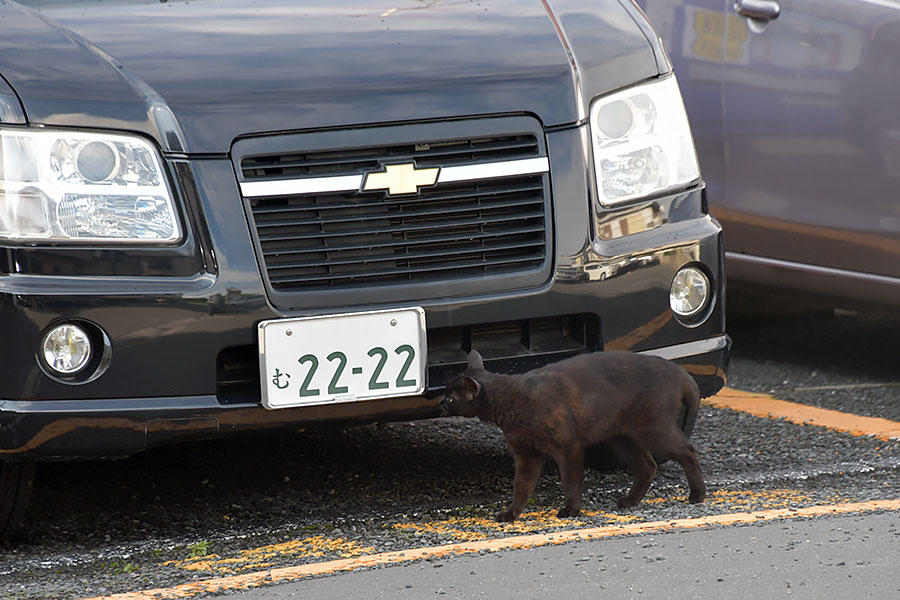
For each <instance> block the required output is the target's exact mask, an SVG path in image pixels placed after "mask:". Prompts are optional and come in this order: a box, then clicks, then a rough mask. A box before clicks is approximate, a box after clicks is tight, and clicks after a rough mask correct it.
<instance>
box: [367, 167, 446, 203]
mask: <svg viewBox="0 0 900 600" xmlns="http://www.w3.org/2000/svg"><path fill="white" fill-rule="evenodd" d="M438 171H440V169H438V168H436V167H435V168H433V169H417V168H416V165H414V164H413V163H406V164H402V165H387V166H386V167H385V168H384V172H382V173H367V174H366V179H365V183H363V191H364V192H373V191H376V190H387V192H388V195H389V196H395V195H397V194H415V193H416V192H418V191H419V188H420V187H421V186H423V185H434V184H435V182H437V177H438Z"/></svg>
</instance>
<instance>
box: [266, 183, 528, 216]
mask: <svg viewBox="0 0 900 600" xmlns="http://www.w3.org/2000/svg"><path fill="white" fill-rule="evenodd" d="M543 191H544V188H543V186H541V185H540V184H519V185H513V184H510V185H504V186H502V187H498V188H496V189H491V188H490V187H486V186H485V185H484V184H482V185H480V186H479V189H478V196H479V197H482V198H484V197H490V196H499V195H509V194H516V193H529V192H530V193H533V194H542V193H543ZM354 197H356V198H357V199H358V201H356V202H354V201H347V202H344V201H343V200H346V197H343V196H341V197H338V199H337V200H335V199H334V198H328V197H323V198H324V199H322V203H318V204H317V203H314V201H312V200H308V201H307V202H306V203H303V204H300V203H292V204H287V205H285V204H284V203H283V202H278V203H276V204H272V205H268V204H262V203H260V204H258V205H257V206H255V207H254V208H253V214H254V215H268V214H282V213H288V212H294V211H304V210H319V211H325V210H346V209H358V208H369V207H373V206H402V205H405V204H416V203H421V202H422V200H423V199H426V198H427V199H428V201H429V202H441V201H447V200H465V199H469V198H472V192H471V191H469V190H464V191H459V192H435V191H431V190H429V191H423V192H422V193H420V194H419V195H418V196H417V197H415V198H397V199H393V198H378V197H366V196H359V195H357V194H354ZM313 198H315V197H313ZM305 199H306V198H305Z"/></svg>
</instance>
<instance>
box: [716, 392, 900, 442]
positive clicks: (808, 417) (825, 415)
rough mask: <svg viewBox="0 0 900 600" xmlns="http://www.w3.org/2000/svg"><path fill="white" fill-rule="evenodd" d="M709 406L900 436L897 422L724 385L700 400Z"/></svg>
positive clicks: (846, 430) (882, 436) (855, 431)
mask: <svg viewBox="0 0 900 600" xmlns="http://www.w3.org/2000/svg"><path fill="white" fill-rule="evenodd" d="M703 403H704V404H706V405H708V406H714V407H716V408H730V409H732V410H737V411H740V412H745V413H749V414H751V415H754V416H757V417H763V418H768V419H785V420H787V421H790V422H791V423H797V424H799V425H816V426H818V427H826V428H828V429H833V430H835V431H841V432H844V433H849V434H852V435H857V436H864V435H866V436H873V437H876V438H878V439H881V440H884V441H891V440H895V441H896V440H900V423H898V422H897V421H891V420H888V419H879V418H875V417H861V416H859V415H854V414H850V413H845V412H840V411H837V410H829V409H827V408H818V407H815V406H807V405H805V404H798V403H796V402H787V401H785V400H779V399H777V398H775V397H774V396H771V395H769V394H759V393H754V392H744V391H741V390H736V389H733V388H724V389H723V390H722V391H721V392H719V393H718V394H716V395H715V396H713V397H711V398H707V399H705V400H704V401H703Z"/></svg>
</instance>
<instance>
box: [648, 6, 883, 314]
mask: <svg viewBox="0 0 900 600" xmlns="http://www.w3.org/2000/svg"><path fill="white" fill-rule="evenodd" d="M639 4H640V5H641V6H642V7H643V8H644V9H645V11H646V13H647V15H648V16H649V17H650V20H651V21H652V22H653V24H654V25H655V27H656V28H657V30H658V31H659V33H660V35H661V37H662V39H663V42H664V44H665V46H666V49H667V50H668V51H669V54H670V56H671V58H672V62H673V63H674V65H675V72H676V73H677V75H678V78H679V81H680V83H681V89H682V92H683V94H684V99H685V104H686V107H687V111H688V115H689V117H690V119H691V124H692V126H693V128H694V136H695V140H696V143H697V151H698V154H699V156H700V164H701V167H702V169H703V176H704V179H705V180H706V183H707V185H708V186H709V197H710V205H711V208H712V211H713V214H714V215H716V217H718V219H719V220H720V221H721V222H722V225H723V227H724V229H725V247H726V264H727V270H728V282H729V287H730V288H731V289H734V288H738V289H740V290H743V291H759V292H763V291H769V292H771V291H773V290H775V291H777V293H778V294H779V295H780V296H781V297H785V296H792V297H800V296H801V295H806V296H809V297H816V298H817V299H819V300H824V301H826V302H828V303H829V304H830V305H832V306H849V307H855V306H871V307H888V308H896V307H897V306H900V192H898V186H900V108H898V107H900V5H898V4H897V3H894V2H863V1H855V0H850V1H847V0H841V1H836V0H790V1H789V2H788V1H783V2H777V1H774V0H736V1H734V2H732V0H639Z"/></svg>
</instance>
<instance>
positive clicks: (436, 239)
mask: <svg viewBox="0 0 900 600" xmlns="http://www.w3.org/2000/svg"><path fill="white" fill-rule="evenodd" d="M543 232H544V226H543V224H540V225H534V226H532V227H519V228H514V229H506V230H504V231H503V232H500V233H478V234H469V235H467V236H466V237H465V240H467V241H476V240H488V239H492V238H497V237H501V236H507V237H512V236H517V235H520V234H531V233H543ZM459 239H460V236H459V235H455V234H454V235H444V236H432V237H427V238H421V239H400V240H396V241H392V242H381V241H380V242H378V244H377V245H376V244H350V245H346V244H345V245H343V246H317V247H312V248H291V249H289V250H288V249H274V250H266V251H264V252H263V254H264V255H265V256H266V257H269V256H276V257H277V256H283V255H293V254H309V253H311V252H318V253H322V252H328V253H329V254H332V253H341V252H352V251H355V250H371V249H374V248H393V247H398V248H399V247H403V246H418V245H421V244H437V243H442V242H455V241H458V240H459ZM534 239H537V238H536V237H535V238H534ZM540 239H541V243H544V242H543V236H541V238H540Z"/></svg>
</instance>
